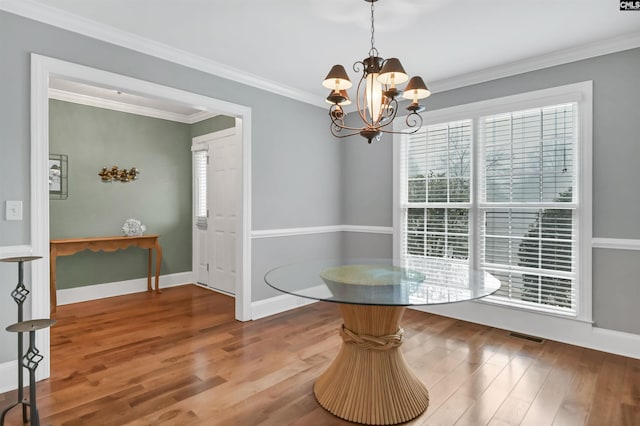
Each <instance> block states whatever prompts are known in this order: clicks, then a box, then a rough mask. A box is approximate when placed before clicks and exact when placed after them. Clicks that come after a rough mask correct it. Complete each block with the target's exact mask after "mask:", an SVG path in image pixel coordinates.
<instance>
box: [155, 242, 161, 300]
mask: <svg viewBox="0 0 640 426" xmlns="http://www.w3.org/2000/svg"><path fill="white" fill-rule="evenodd" d="M155 247H156V293H162V291H160V268H161V267H162V248H161V247H160V244H159V243H158V242H157V241H156V245H155Z"/></svg>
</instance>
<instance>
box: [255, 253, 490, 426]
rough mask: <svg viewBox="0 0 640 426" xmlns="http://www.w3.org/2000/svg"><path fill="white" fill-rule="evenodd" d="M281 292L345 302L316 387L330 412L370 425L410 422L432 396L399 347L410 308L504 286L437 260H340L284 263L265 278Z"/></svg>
mask: <svg viewBox="0 0 640 426" xmlns="http://www.w3.org/2000/svg"><path fill="white" fill-rule="evenodd" d="M265 281H266V283H267V284H268V285H269V286H271V287H273V288H274V289H276V290H279V291H281V292H284V293H288V294H292V295H295V296H300V297H304V298H309V299H315V300H321V301H325V302H333V303H338V304H340V309H341V311H342V316H343V325H342V327H341V328H340V330H339V333H340V335H341V336H342V339H343V341H342V346H341V348H340V351H339V353H338V355H337V356H336V358H335V359H334V361H333V362H332V364H331V365H330V366H329V368H328V369H327V370H326V371H325V372H324V373H322V375H320V377H318V379H317V380H316V383H315V385H314V393H315V396H316V399H317V400H318V402H319V403H320V405H321V406H322V407H324V408H325V409H326V410H327V411H329V412H330V413H332V414H334V415H336V416H337V417H340V418H342V419H345V420H349V421H352V422H356V423H362V424H370V425H390V424H398V423H404V422H407V421H409V420H411V419H413V418H415V417H417V416H419V415H420V414H422V413H423V412H424V411H425V410H426V409H427V407H428V405H429V393H428V391H427V389H426V387H425V386H424V384H423V383H422V382H421V381H420V380H419V379H418V378H417V377H416V375H415V374H414V373H413V372H412V371H411V369H410V368H409V366H408V365H407V363H406V361H405V359H404V357H403V356H402V352H401V351H400V350H399V349H400V346H401V345H402V341H403V339H404V331H403V329H402V327H401V326H400V322H401V319H402V315H403V314H404V311H405V309H406V307H408V306H424V305H437V304H445V303H455V302H462V301H468V300H474V299H479V298H482V297H485V296H488V295H490V294H492V293H494V292H495V291H496V290H498V289H499V288H500V281H499V280H498V279H497V278H495V277H494V276H492V275H491V274H489V273H487V272H485V271H481V270H475V269H471V268H469V267H468V266H467V265H465V264H463V263H457V262H454V261H449V262H445V261H441V260H433V259H424V258H416V259H411V258H409V259H403V260H393V259H333V260H317V261H309V262H302V263H294V264H290V265H284V266H280V267H277V268H275V269H272V270H271V271H269V272H268V273H267V274H266V275H265Z"/></svg>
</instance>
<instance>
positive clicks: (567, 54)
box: [0, 0, 640, 109]
mask: <svg viewBox="0 0 640 426" xmlns="http://www.w3.org/2000/svg"><path fill="white" fill-rule="evenodd" d="M0 10H4V11H7V12H9V13H13V14H16V15H20V16H23V17H25V18H29V19H33V20H36V21H40V22H43V23H45V24H49V25H53V26H56V27H58V28H62V29H64V30H68V31H72V32H75V33H78V34H81V35H84V36H87V37H91V38H94V39H97V40H101V41H105V42H107V43H111V44H115V45H117V46H121V47H124V48H127V49H131V50H135V51H137V52H140V53H144V54H147V55H151V56H154V57H157V58H160V59H164V60H166V61H169V62H173V63H176V64H180V65H183V66H186V67H189V68H193V69H196V70H199V71H202V72H205V73H208V74H212V75H215V76H218V77H222V78H225V79H227V80H232V81H236V82H238V83H241V84H245V85H247V86H251V87H255V88H257V89H261V90H265V91H267V92H271V93H275V94H277V95H281V96H285V97H288V98H291V99H295V100H297V101H300V102H305V103H308V104H311V105H315V106H318V107H321V108H323V109H326V106H327V105H326V103H325V102H324V99H322V98H319V97H318V95H316V94H314V93H310V92H307V91H303V90H300V89H296V88H293V87H290V86H286V85H282V84H280V83H277V82H275V81H273V80H268V79H265V78H262V77H260V76H258V75H255V74H252V73H249V72H246V71H242V70H239V69H236V68H233V67H230V66H228V65H225V64H222V63H220V62H216V61H212V60H210V59H205V58H203V57H201V56H198V55H194V54H192V53H189V52H185V51H183V50H180V49H176V48H174V47H171V46H168V45H166V44H163V43H159V42H156V41H153V40H150V39H147V38H144V37H140V36H137V35H134V34H132V33H129V32H127V31H123V30H118V29H116V28H114V27H111V26H108V25H105V24H101V23H98V22H96V21H93V20H90V19H86V18H83V17H80V16H78V15H74V14H72V13H68V12H65V11H62V10H60V9H56V8H53V7H51V6H47V5H44V4H42V3H36V2H34V1H33V0H0ZM636 47H640V32H637V33H630V34H625V35H621V36H618V37H614V38H610V39H606V40H600V41H596V42H593V43H588V44H584V45H580V46H576V47H573V48H568V49H563V50H557V51H555V52H550V53H547V54H544V55H539V56H535V57H531V58H527V59H523V60H521V61H515V62H511V63H507V64H502V65H497V66H494V67H489V68H486V69H483V70H479V71H477V72H471V73H466V74H461V75H458V76H454V77H451V78H445V79H442V80H437V81H432V82H430V84H429V86H430V89H431V90H432V92H434V93H436V92H444V91H447V90H452V89H458V88H461V87H465V86H470V85H473V84H478V83H483V82H486V81H491V80H496V79H499V78H504V77H510V76H513V75H517V74H522V73H526V72H530V71H535V70H539V69H543V68H548V67H552V66H556V65H562V64H566V63H569V62H574V61H579V60H582V59H588V58H592V57H595V56H600V55H606V54H609V53H614V52H619V51H623V50H628V49H633V48H636Z"/></svg>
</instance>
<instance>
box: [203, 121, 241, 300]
mask: <svg viewBox="0 0 640 426" xmlns="http://www.w3.org/2000/svg"><path fill="white" fill-rule="evenodd" d="M238 139H239V138H238V135H237V133H236V129H235V128H233V129H227V130H223V131H221V132H216V133H215V134H214V139H213V140H211V141H210V142H209V152H210V162H209V172H210V173H209V175H208V176H209V186H208V187H209V188H210V191H209V198H208V200H209V202H208V206H207V207H208V209H209V241H210V244H209V250H208V251H209V285H210V286H211V287H213V288H215V289H216V290H220V291H223V292H225V293H229V294H235V287H236V286H235V280H236V278H235V277H236V268H235V257H236V256H235V250H236V229H237V227H236V225H237V221H238V193H239V192H240V189H239V185H238V184H239V179H238V178H239V176H238V169H239V157H240V156H239V149H238V148H239V145H240V140H238Z"/></svg>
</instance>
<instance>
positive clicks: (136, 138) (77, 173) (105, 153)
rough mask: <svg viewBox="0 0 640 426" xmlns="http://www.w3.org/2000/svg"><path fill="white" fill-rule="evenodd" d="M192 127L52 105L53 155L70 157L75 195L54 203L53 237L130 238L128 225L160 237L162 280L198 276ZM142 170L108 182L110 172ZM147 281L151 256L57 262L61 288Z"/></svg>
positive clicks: (128, 253)
mask: <svg viewBox="0 0 640 426" xmlns="http://www.w3.org/2000/svg"><path fill="white" fill-rule="evenodd" d="M191 127H192V126H190V125H188V124H183V123H176V122H172V121H167V120H161V119H157V118H150V117H144V116H141V115H134V114H127V113H122V112H117V111H111V110H107V109H102V108H95V107H89V106H84V105H78V104H74V103H69V102H62V101H57V100H50V102H49V150H50V152H51V153H55V154H66V155H68V156H69V179H68V186H69V188H68V189H69V196H68V198H67V199H66V200H50V203H49V205H50V231H51V238H52V239H55V238H73V237H92V236H107V235H122V230H121V228H122V224H123V223H124V221H125V220H126V219H128V218H136V219H139V220H140V221H141V222H142V223H143V224H145V225H146V227H147V230H146V232H145V233H147V234H159V235H160V244H161V246H162V249H163V258H162V270H161V274H163V275H164V274H173V273H178V272H185V271H191V269H192V265H191V206H192V204H191V198H192V196H191V191H192V185H191V132H192V129H191ZM114 165H115V166H118V167H121V168H123V167H124V168H127V169H130V168H131V167H136V168H138V169H139V170H140V172H141V173H140V175H139V177H138V179H137V180H135V181H132V182H128V183H121V182H112V183H104V182H102V181H101V179H100V177H99V176H98V173H99V172H100V170H101V169H102V167H108V168H110V167H111V166H114ZM146 276H147V250H143V249H139V248H136V247H131V248H129V249H126V250H120V251H117V252H111V253H105V252H98V253H94V252H90V251H84V252H81V253H77V254H75V255H73V256H66V257H59V258H58V261H57V288H58V289H65V288H72V287H80V286H86V285H92V284H99V283H108V282H115V281H124V280H130V279H135V278H145V277H146Z"/></svg>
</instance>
